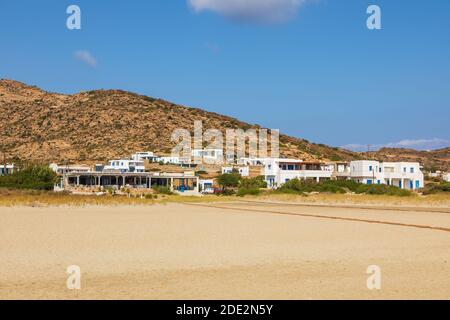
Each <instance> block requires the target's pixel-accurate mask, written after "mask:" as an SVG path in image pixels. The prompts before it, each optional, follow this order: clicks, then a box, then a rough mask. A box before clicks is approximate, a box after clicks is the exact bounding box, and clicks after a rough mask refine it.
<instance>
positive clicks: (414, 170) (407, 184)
mask: <svg viewBox="0 0 450 320" xmlns="http://www.w3.org/2000/svg"><path fill="white" fill-rule="evenodd" d="M350 178H351V179H352V180H354V181H356V182H359V183H363V184H386V185H390V186H396V187H399V188H401V189H409V190H417V189H420V188H423V186H424V175H423V173H422V171H421V168H420V164H419V163H414V162H378V161H372V160H359V161H352V162H350Z"/></svg>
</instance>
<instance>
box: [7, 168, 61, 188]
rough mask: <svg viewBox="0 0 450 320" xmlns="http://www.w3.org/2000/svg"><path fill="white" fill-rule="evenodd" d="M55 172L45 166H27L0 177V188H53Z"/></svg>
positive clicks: (55, 178) (55, 180)
mask: <svg viewBox="0 0 450 320" xmlns="http://www.w3.org/2000/svg"><path fill="white" fill-rule="evenodd" d="M57 182H58V176H57V175H56V173H55V172H54V171H53V170H51V169H50V168H48V167H45V166H28V167H26V168H24V169H22V170H20V171H16V172H14V173H13V174H12V175H8V176H3V177H0V188H9V189H32V190H53V188H54V185H55V183H57Z"/></svg>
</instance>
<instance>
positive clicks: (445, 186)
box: [423, 182, 450, 195]
mask: <svg viewBox="0 0 450 320" xmlns="http://www.w3.org/2000/svg"><path fill="white" fill-rule="evenodd" d="M442 192H450V182H442V183H439V184H438V183H430V184H429V185H427V186H426V187H425V188H424V190H423V194H425V195H429V194H436V193H442Z"/></svg>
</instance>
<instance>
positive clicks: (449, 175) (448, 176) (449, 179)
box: [442, 173, 450, 182]
mask: <svg viewBox="0 0 450 320" xmlns="http://www.w3.org/2000/svg"><path fill="white" fill-rule="evenodd" d="M442 177H443V179H444V181H446V182H450V173H446V174H444V175H443V176H442Z"/></svg>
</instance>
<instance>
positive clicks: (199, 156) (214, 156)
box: [192, 149, 223, 164]
mask: <svg viewBox="0 0 450 320" xmlns="http://www.w3.org/2000/svg"><path fill="white" fill-rule="evenodd" d="M192 157H193V158H194V160H197V161H198V160H201V161H203V162H205V163H211V164H214V163H223V150H222V149H193V150H192Z"/></svg>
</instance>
